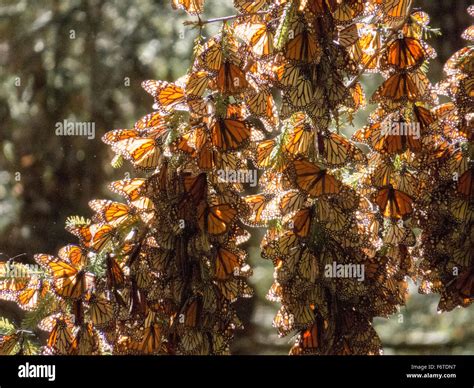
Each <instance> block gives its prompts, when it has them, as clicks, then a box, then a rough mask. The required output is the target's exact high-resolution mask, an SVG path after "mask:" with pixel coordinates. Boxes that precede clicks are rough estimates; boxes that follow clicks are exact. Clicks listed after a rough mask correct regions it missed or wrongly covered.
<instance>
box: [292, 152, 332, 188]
mask: <svg viewBox="0 0 474 388" xmlns="http://www.w3.org/2000/svg"><path fill="white" fill-rule="evenodd" d="M293 166H294V174H295V182H296V184H297V186H298V187H299V188H300V189H301V190H303V191H305V192H307V193H308V194H309V195H311V196H313V197H318V196H321V195H326V194H338V193H339V192H340V191H341V183H340V182H339V181H338V180H337V179H336V178H335V177H334V176H332V175H330V174H328V172H327V170H323V169H321V168H319V167H318V166H316V165H314V164H313V163H311V162H308V161H306V160H295V161H294V162H293Z"/></svg>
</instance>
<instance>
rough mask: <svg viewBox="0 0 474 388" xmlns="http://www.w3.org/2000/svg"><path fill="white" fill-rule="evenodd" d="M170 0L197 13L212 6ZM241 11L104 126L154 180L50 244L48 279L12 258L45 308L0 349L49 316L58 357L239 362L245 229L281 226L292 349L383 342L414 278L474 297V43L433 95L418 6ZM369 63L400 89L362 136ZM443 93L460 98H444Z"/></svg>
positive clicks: (269, 250)
mask: <svg viewBox="0 0 474 388" xmlns="http://www.w3.org/2000/svg"><path fill="white" fill-rule="evenodd" d="M172 5H173V6H174V7H175V8H181V9H184V10H185V11H186V12H188V13H189V14H190V15H200V14H201V13H202V12H203V9H204V0H173V1H172ZM234 5H235V7H236V8H237V9H238V11H239V12H240V13H239V15H238V16H236V17H235V18H233V19H229V20H227V21H226V22H224V23H223V25H222V28H221V31H220V33H218V34H217V35H216V36H214V37H211V38H209V39H207V40H206V41H203V40H202V39H200V40H198V41H197V42H198V43H197V44H196V47H195V52H194V60H193V64H192V66H191V68H190V70H189V72H188V73H187V74H186V75H185V76H183V77H181V78H179V79H178V80H176V81H175V82H165V81H156V80H149V81H145V82H144V83H143V87H144V89H145V90H146V91H147V92H148V93H149V94H150V95H151V96H152V97H153V100H154V105H153V110H154V111H153V112H152V113H150V114H148V115H146V116H144V117H143V118H141V119H140V120H138V121H137V122H136V123H135V125H134V127H133V128H131V129H117V130H113V131H110V132H107V133H106V134H105V135H104V136H103V141H104V142H105V143H106V144H108V145H110V146H111V148H112V149H113V151H114V152H115V153H116V157H115V158H114V161H113V165H116V166H119V165H120V164H121V163H122V161H123V160H127V161H129V162H130V163H131V164H132V165H133V166H134V167H135V168H136V169H137V170H139V171H142V172H143V173H144V174H145V175H146V176H145V177H143V178H140V177H136V178H130V179H123V180H120V181H116V182H113V183H111V185H110V189H111V190H112V191H113V192H114V193H116V194H117V195H119V196H122V197H123V198H124V199H125V201H124V202H117V201H111V200H93V201H91V202H90V207H91V208H92V210H93V211H94V216H93V217H92V219H91V220H86V219H83V218H81V217H72V218H70V219H69V220H68V223H67V229H68V230H69V231H70V232H71V233H73V234H74V235H75V236H77V237H78V239H79V244H77V245H67V246H65V247H63V248H62V249H60V250H59V252H58V255H57V257H56V256H50V255H47V254H39V255H36V256H35V261H36V263H37V264H38V268H39V270H38V271H36V272H35V273H32V272H31V269H30V267H27V266H25V265H24V264H20V263H17V262H14V263H12V265H14V266H15V267H18V268H19V269H21V270H23V271H26V272H25V273H27V274H28V275H26V276H24V277H16V278H8V277H5V276H2V274H4V272H6V267H0V298H2V299H8V300H13V301H15V302H16V303H17V304H18V305H19V306H20V307H21V308H23V309H24V310H27V311H29V313H28V314H30V316H32V317H35V318H37V319H29V322H30V323H31V322H34V326H35V327H29V330H26V331H25V330H24V328H22V329H16V330H13V331H12V332H11V333H8V334H7V335H3V336H2V337H0V354H15V353H25V352H27V350H26V345H27V344H28V341H27V340H26V339H28V337H29V336H30V333H31V330H36V329H37V328H39V329H41V330H45V331H47V332H48V333H49V338H48V340H47V344H46V345H45V346H44V347H43V349H42V352H43V353H44V354H107V353H111V354H227V353H228V352H229V346H230V343H231V340H232V337H233V333H234V331H235V329H237V328H240V327H241V326H242V324H241V322H240V320H239V319H238V317H237V316H236V313H235V311H234V308H233V303H234V302H235V301H236V300H238V299H239V298H245V297H249V296H251V294H252V290H251V289H250V288H249V286H248V285H247V282H246V279H247V278H248V276H250V275H251V268H250V266H249V265H248V264H247V253H246V251H245V250H244V249H242V247H241V244H243V243H245V242H246V241H247V240H248V238H249V236H250V234H249V232H248V231H247V227H248V226H250V227H267V228H268V230H267V233H266V235H265V237H264V240H263V241H262V257H263V258H266V259H269V260H271V261H272V262H273V264H274V268H275V274H274V283H273V285H272V287H271V290H270V292H269V294H268V297H269V299H271V300H273V301H278V302H279V303H280V304H281V308H280V309H279V311H278V313H277V315H276V317H275V319H274V326H275V327H276V328H277V330H278V332H279V334H280V335H288V334H290V333H293V334H295V333H296V336H295V338H296V340H295V344H294V346H293V347H292V349H291V354H379V353H381V343H380V340H379V338H378V336H377V333H376V332H375V330H374V329H373V327H372V319H373V317H375V316H383V317H386V316H388V315H390V314H392V313H394V312H395V311H397V308H398V307H399V306H400V305H403V304H404V303H405V299H406V294H407V282H406V279H407V277H412V278H414V279H415V278H416V277H417V276H420V277H421V279H422V280H423V283H422V287H421V289H422V291H423V292H428V291H429V292H440V293H441V294H442V295H443V297H442V301H441V305H442V306H443V309H450V308H453V307H454V306H457V305H462V306H466V305H467V304H469V303H470V302H471V301H472V298H473V284H474V283H473V280H474V277H473V275H474V269H473V260H472V253H471V252H472V249H471V247H472V244H471V241H472V237H473V236H472V230H471V229H472V228H471V226H472V205H473V203H472V171H473V167H472V163H471V160H472V152H473V149H472V144H471V143H472V131H471V126H472V124H471V121H472V108H471V107H472V98H473V95H472V58H473V55H472V48H466V49H464V50H462V51H461V52H459V53H457V54H455V55H454V56H453V58H452V59H450V61H449V62H448V64H447V65H446V73H447V79H446V80H445V81H443V82H442V83H441V84H440V85H439V87H438V90H435V89H434V88H432V87H431V85H430V83H429V81H428V79H427V77H426V63H427V61H428V60H430V59H431V58H433V57H434V55H435V53H434V50H433V49H432V48H430V47H429V46H428V45H427V44H426V43H425V42H424V41H423V37H424V36H425V34H426V31H427V30H428V23H429V18H428V16H427V15H426V14H425V13H423V12H421V11H417V10H413V9H412V2H411V1H410V0H388V1H382V0H273V1H271V0H235V1H234ZM471 12H472V9H471ZM196 23H198V25H199V26H200V27H203V24H202V21H201V19H200V18H199V19H198V22H196ZM464 35H465V37H467V38H468V39H469V40H471V41H472V29H471V30H467V31H466V33H465V34H464ZM365 71H373V72H379V73H381V74H382V75H383V76H384V77H385V81H384V82H383V84H382V85H381V86H380V88H379V89H378V90H377V91H376V92H375V93H374V95H373V96H372V100H371V102H373V103H377V104H379V106H378V108H377V109H376V111H375V112H374V113H373V114H372V116H371V117H370V120H369V125H368V126H367V127H365V128H363V129H361V130H358V131H357V132H356V133H355V134H354V136H353V138H352V139H349V138H347V137H346V136H344V135H343V134H342V133H340V131H339V126H340V123H341V121H343V120H344V121H351V119H352V115H353V113H354V112H356V111H357V110H358V109H359V108H361V107H362V106H364V104H365V97H364V93H363V90H362V87H361V85H360V83H359V81H358V79H359V76H360V75H361V74H362V73H364V72H365ZM441 92H445V93H446V94H448V95H449V96H450V97H451V100H452V102H451V103H447V104H444V105H441V106H439V107H437V108H434V109H432V106H433V105H434V104H436V103H437V100H436V95H437V93H441ZM393 123H396V124H397V125H398V126H393V125H392V124H393ZM333 126H335V127H336V130H332V129H330V128H331V127H333ZM413 128H415V129H418V130H419V132H417V133H412V132H404V133H402V132H400V131H401V130H405V131H407V130H408V129H413ZM390 131H398V132H390ZM357 143H361V144H364V145H365V146H361V147H359V145H358V144H357ZM363 147H366V148H368V149H369V152H368V154H367V153H366V152H363ZM252 169H254V170H255V169H260V170H263V173H262V174H261V177H260V181H259V183H260V187H261V188H262V191H261V192H260V193H258V194H253V195H247V196H244V190H245V189H246V188H247V187H246V184H245V182H242V181H238V180H237V181H236V180H232V179H227V178H226V177H228V176H229V175H228V174H226V172H237V171H250V170H252ZM222 172H224V174H221V173H222ZM447 198H448V199H447ZM420 230H421V231H420ZM415 232H416V233H415ZM453 247H455V249H453ZM415 258H419V262H420V263H419V265H416V262H415V260H414V259H415ZM339 267H341V268H346V269H351V271H353V272H352V275H350V274H349V275H347V273H346V275H344V271H343V272H342V273H341V274H339V272H338V270H335V269H336V268H339ZM361 268H362V269H363V271H362V272H360V269H361ZM455 268H457V269H459V274H457V273H455V272H453V270H454V269H455ZM2 271H3V272H2ZM28 271H30V272H28ZM328 271H329V272H328Z"/></svg>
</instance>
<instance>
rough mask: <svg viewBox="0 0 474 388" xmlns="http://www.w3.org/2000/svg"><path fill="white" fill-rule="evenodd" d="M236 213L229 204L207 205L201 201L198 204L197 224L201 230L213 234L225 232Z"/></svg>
mask: <svg viewBox="0 0 474 388" xmlns="http://www.w3.org/2000/svg"><path fill="white" fill-rule="evenodd" d="M236 215H237V210H235V209H234V208H233V207H232V206H231V205H229V204H216V205H208V204H207V203H205V202H201V203H200V204H199V206H198V224H199V228H200V229H201V230H202V231H203V232H207V233H210V234H213V235H220V234H223V233H226V232H227V231H228V230H229V228H230V225H231V223H233V221H234V219H235V217H236Z"/></svg>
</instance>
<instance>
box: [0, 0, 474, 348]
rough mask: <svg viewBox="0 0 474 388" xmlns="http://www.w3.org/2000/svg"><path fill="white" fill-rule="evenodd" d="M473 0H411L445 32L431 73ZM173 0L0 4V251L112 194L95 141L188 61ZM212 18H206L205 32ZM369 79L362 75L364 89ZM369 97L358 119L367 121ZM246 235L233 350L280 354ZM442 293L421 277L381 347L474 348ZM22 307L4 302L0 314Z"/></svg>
mask: <svg viewBox="0 0 474 388" xmlns="http://www.w3.org/2000/svg"><path fill="white" fill-rule="evenodd" d="M471 4H472V2H471V1H468V0H415V6H418V7H421V8H422V9H423V10H425V11H426V12H428V13H429V14H430V16H431V25H432V27H434V28H439V29H440V30H441V32H442V35H441V36H439V37H435V38H433V39H431V40H430V44H431V45H432V46H433V47H435V49H436V50H437V51H438V58H436V59H435V60H434V61H433V62H432V63H431V69H430V74H431V80H432V81H433V82H437V81H439V80H440V79H441V77H442V65H443V63H444V62H445V61H446V60H447V59H448V58H449V56H450V55H451V54H452V53H454V52H455V51H456V50H458V49H460V48H461V47H463V46H464V45H465V44H466V42H464V41H463V40H462V39H461V38H460V34H461V33H462V31H463V30H464V29H465V28H466V27H467V26H468V25H470V24H471V23H472V20H470V18H469V16H468V15H467V13H466V9H467V7H468V6H469V5H471ZM233 13H235V10H234V9H233V7H232V1H231V0H208V1H207V2H206V12H205V15H206V17H209V18H210V17H218V16H224V15H231V14H233ZM187 19H190V17H189V16H187V15H186V14H185V13H184V12H176V11H173V10H172V9H171V6H170V1H169V0H127V1H124V0H68V1H65V0H2V2H1V5H0V252H1V255H0V260H7V259H8V258H9V257H13V256H16V255H19V254H24V256H21V257H18V258H17V260H22V261H23V262H28V260H31V257H32V255H33V254H34V253H38V252H48V253H56V251H57V249H58V248H59V247H61V246H63V245H65V244H66V243H70V242H75V238H74V237H73V236H72V235H69V234H68V233H67V232H66V231H65V230H64V222H65V219H66V217H68V216H70V215H84V216H90V215H91V211H90V209H89V208H88V207H87V203H88V201H89V200H90V199H92V198H112V194H111V193H110V192H109V191H108V190H107V188H106V186H107V184H108V183H109V182H110V181H112V180H116V179H121V178H123V177H124V176H125V175H126V174H130V176H132V177H133V176H135V173H134V171H133V170H132V168H131V167H130V165H129V164H127V163H125V164H124V166H123V167H122V168H121V169H118V170H115V169H113V168H112V167H111V165H110V160H111V158H112V153H111V151H110V150H109V149H108V147H107V146H106V145H105V144H103V143H102V142H101V140H100V138H101V136H102V135H103V134H104V133H105V132H106V131H108V130H110V129H114V128H128V127H131V126H132V125H133V123H134V122H135V121H136V120H137V119H138V118H140V117H141V116H143V115H144V114H146V113H148V112H150V111H151V110H152V108H151V105H152V99H151V98H150V97H149V96H148V95H147V94H146V93H145V91H144V90H143V89H142V88H141V87H140V83H141V82H142V81H143V80H145V79H150V78H152V79H162V80H174V79H176V78H178V77H179V76H181V75H183V74H184V73H185V72H186V70H187V67H188V66H189V65H190V58H191V52H192V45H193V40H194V38H195V37H196V34H197V32H196V31H194V30H192V29H190V28H188V27H184V26H183V24H182V22H183V21H184V20H187ZM217 27H218V26H217V25H216V26H214V25H208V27H207V28H206V29H205V30H204V33H205V34H206V35H207V36H211V35H212V34H213V33H215V32H216V28H217ZM378 82H380V80H379V79H377V78H376V77H371V76H366V77H365V79H364V87H365V89H366V92H367V93H370V92H371V91H372V90H373V89H374V88H375V86H376V85H377V83H378ZM371 108H372V107H371V106H368V107H367V108H366V110H365V112H362V113H361V114H360V115H359V116H358V119H357V120H356V121H355V127H354V128H347V132H349V133H350V132H353V131H354V130H355V128H357V127H360V126H362V125H364V119H365V118H366V117H367V114H368V112H370V110H371ZM63 120H69V121H79V122H93V123H95V129H96V134H95V138H94V139H88V138H87V137H84V136H56V135H55V124H56V123H57V122H62V121H63ZM254 232H255V233H253V235H254V236H253V238H252V239H251V240H250V241H249V243H248V244H247V245H248V246H247V249H249V251H250V254H251V255H250V256H251V264H252V265H253V266H254V276H253V277H252V279H251V281H252V284H253V286H254V288H255V290H256V295H255V296H254V297H253V298H251V299H249V300H245V301H242V302H239V304H238V306H237V308H238V310H239V313H240V316H241V317H242V318H243V320H244V323H245V330H244V331H242V332H240V333H238V335H237V338H236V341H235V343H234V348H233V353H234V354H285V353H286V352H287V351H288V349H289V347H290V344H289V342H291V338H283V339H279V338H278V337H277V336H276V334H275V330H274V329H272V327H271V322H272V319H273V316H274V314H275V313H276V311H277V306H276V305H275V304H273V303H271V302H268V301H266V299H265V294H266V291H267V290H268V289H269V287H270V285H271V282H272V265H271V263H266V262H265V261H264V260H262V259H261V258H260V256H259V248H258V246H259V243H260V239H261V237H262V236H263V231H262V230H255V231H254ZM437 301H438V297H437V296H421V295H418V294H417V292H416V286H415V285H412V287H411V296H410V299H409V301H408V304H407V306H406V307H404V308H402V309H401V311H400V314H395V315H394V316H393V317H391V318H390V319H376V322H375V326H376V329H377V331H378V333H379V335H380V336H381V338H382V342H383V344H384V348H385V353H386V354H412V353H421V354H474V325H473V324H472V322H474V308H473V307H472V306H471V308H469V309H464V310H461V309H458V310H456V311H453V312H451V313H447V314H441V315H440V314H436V305H437ZM2 315H3V316H8V317H10V318H13V319H16V320H18V319H19V318H20V313H19V311H18V310H16V309H15V308H14V306H13V305H12V304H10V303H7V302H0V316H2Z"/></svg>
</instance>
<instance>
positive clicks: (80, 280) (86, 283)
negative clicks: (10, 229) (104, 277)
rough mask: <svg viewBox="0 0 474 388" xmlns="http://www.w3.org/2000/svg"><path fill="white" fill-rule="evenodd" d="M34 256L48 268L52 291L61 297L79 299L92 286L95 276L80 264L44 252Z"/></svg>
mask: <svg viewBox="0 0 474 388" xmlns="http://www.w3.org/2000/svg"><path fill="white" fill-rule="evenodd" d="M34 258H35V261H36V262H37V263H39V264H40V265H42V266H45V267H47V268H48V269H49V270H50V272H51V274H52V276H53V289H54V292H55V293H56V294H58V295H59V296H61V297H63V298H69V299H80V298H82V297H83V296H84V295H85V294H86V293H88V292H90V291H91V289H92V288H93V287H94V283H95V276H94V275H93V274H92V273H90V272H87V271H86V270H85V269H84V268H83V266H82V265H73V264H70V263H67V262H65V261H61V260H59V259H57V258H55V257H54V256H50V255H46V254H38V255H35V256H34Z"/></svg>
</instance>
